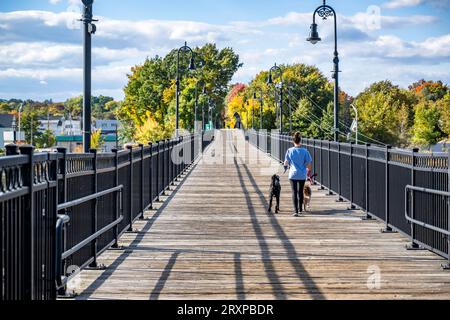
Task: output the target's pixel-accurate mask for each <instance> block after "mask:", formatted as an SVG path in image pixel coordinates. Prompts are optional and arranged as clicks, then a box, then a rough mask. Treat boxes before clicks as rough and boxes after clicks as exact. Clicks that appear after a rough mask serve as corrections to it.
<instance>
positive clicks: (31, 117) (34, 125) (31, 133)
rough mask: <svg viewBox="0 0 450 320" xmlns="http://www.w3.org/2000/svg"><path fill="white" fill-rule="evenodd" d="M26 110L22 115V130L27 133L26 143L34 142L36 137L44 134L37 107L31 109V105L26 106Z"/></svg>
mask: <svg viewBox="0 0 450 320" xmlns="http://www.w3.org/2000/svg"><path fill="white" fill-rule="evenodd" d="M24 110H26V111H25V112H23V113H22V115H21V130H22V131H23V132H24V133H25V141H26V143H29V144H31V143H32V142H33V144H34V143H35V141H36V138H38V139H39V136H40V135H41V134H42V133H40V132H39V131H38V129H39V115H38V112H37V111H36V110H35V109H32V110H30V107H28V108H24Z"/></svg>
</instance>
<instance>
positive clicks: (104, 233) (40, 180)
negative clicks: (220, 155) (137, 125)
mask: <svg viewBox="0 0 450 320" xmlns="http://www.w3.org/2000/svg"><path fill="white" fill-rule="evenodd" d="M212 139H213V132H212V131H207V132H204V133H201V134H195V135H187V136H184V137H180V138H177V139H172V140H166V141H159V142H158V143H154V144H149V145H146V146H144V145H139V147H135V148H133V147H129V148H127V149H126V150H121V151H118V150H113V152H112V153H106V154H100V153H99V154H97V152H96V151H95V150H92V152H91V153H89V154H68V153H66V150H65V149H63V148H60V149H58V150H57V152H55V153H38V154H36V153H34V149H33V147H31V146H22V147H19V148H18V147H17V146H14V145H11V146H8V147H7V156H6V157H1V158H0V215H1V217H0V249H1V254H0V268H1V279H0V280H1V282H0V290H1V291H0V300H51V299H55V298H56V296H57V290H58V289H61V288H64V286H65V285H66V283H67V281H68V280H69V279H70V278H71V277H72V276H74V274H73V271H74V270H82V269H84V268H86V267H97V258H98V256H99V255H100V254H101V253H103V252H104V251H105V250H107V249H109V248H111V247H117V245H118V240H119V238H120V236H121V235H122V234H123V233H124V232H126V231H132V230H133V224H134V223H135V222H136V220H138V219H140V218H143V215H144V212H145V211H146V210H147V209H149V208H152V207H153V204H154V202H155V201H157V200H159V196H160V195H162V194H164V193H165V192H166V191H167V189H168V188H169V185H170V184H173V183H174V181H175V180H176V179H178V178H179V177H180V176H181V175H182V173H183V172H184V171H186V169H187V168H188V167H189V166H190V165H191V164H192V163H193V162H194V161H195V160H196V159H197V157H198V156H199V155H200V154H201V153H202V152H203V149H204V148H206V147H207V145H208V144H209V143H210V142H211V141H212Z"/></svg>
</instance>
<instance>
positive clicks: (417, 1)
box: [383, 0, 450, 9]
mask: <svg viewBox="0 0 450 320" xmlns="http://www.w3.org/2000/svg"><path fill="white" fill-rule="evenodd" d="M426 3H429V4H431V5H433V6H435V7H448V6H449V5H450V1H449V0H390V1H388V2H385V3H384V4H383V7H384V8H387V9H399V8H407V7H416V6H418V5H421V4H426Z"/></svg>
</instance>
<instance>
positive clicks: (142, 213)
mask: <svg viewBox="0 0 450 320" xmlns="http://www.w3.org/2000/svg"><path fill="white" fill-rule="evenodd" d="M139 148H140V149H141V177H140V179H141V190H140V197H141V199H140V200H141V202H140V203H141V214H140V219H144V208H145V204H144V145H143V144H142V143H141V144H139Z"/></svg>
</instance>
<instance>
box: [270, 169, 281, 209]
mask: <svg viewBox="0 0 450 320" xmlns="http://www.w3.org/2000/svg"><path fill="white" fill-rule="evenodd" d="M280 194H281V183H280V177H279V176H278V175H276V174H274V175H273V176H272V182H271V184H270V196H269V197H270V203H269V213H271V212H272V200H273V197H275V199H276V202H277V203H276V206H275V213H278V212H280Z"/></svg>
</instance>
